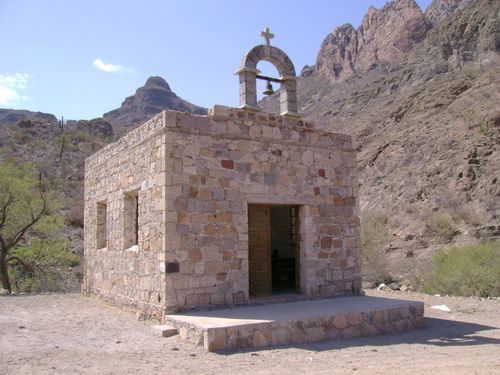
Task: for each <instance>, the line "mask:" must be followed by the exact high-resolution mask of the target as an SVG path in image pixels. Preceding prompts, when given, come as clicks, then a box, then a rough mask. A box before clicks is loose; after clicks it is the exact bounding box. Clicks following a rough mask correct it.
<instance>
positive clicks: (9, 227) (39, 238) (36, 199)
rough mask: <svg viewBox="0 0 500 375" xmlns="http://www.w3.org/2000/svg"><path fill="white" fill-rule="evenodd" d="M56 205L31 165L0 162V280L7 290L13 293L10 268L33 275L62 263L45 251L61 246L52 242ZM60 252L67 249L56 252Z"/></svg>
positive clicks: (59, 224) (58, 221) (56, 221)
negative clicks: (49, 247)
mask: <svg viewBox="0 0 500 375" xmlns="http://www.w3.org/2000/svg"><path fill="white" fill-rule="evenodd" d="M58 208H59V206H58V202H57V199H56V198H55V196H54V194H53V193H52V192H50V191H47V189H46V187H45V186H44V184H43V182H42V181H41V180H40V179H39V178H37V173H36V170H35V168H34V167H33V166H32V165H30V164H20V163H17V162H15V161H14V160H12V159H7V160H5V161H3V162H1V163H0V281H1V282H2V287H3V288H4V289H6V290H7V291H9V292H12V284H11V279H10V276H9V269H16V270H17V271H18V272H17V274H19V275H21V276H25V275H34V274H35V273H37V272H39V273H44V272H46V271H47V270H49V268H50V267H52V266H54V262H52V260H54V261H55V263H58V262H61V259H60V258H58V257H57V256H55V257H53V256H50V254H51V253H50V251H49V252H48V251H47V250H48V248H47V245H49V244H51V243H52V247H51V249H54V248H56V249H57V248H60V245H61V244H60V243H58V244H56V243H54V241H55V240H56V237H57V236H54V233H56V232H57V231H58V229H60V228H61V227H62V226H63V222H62V220H61V219H60V217H59V216H58V215H57V209H58ZM49 246H50V245H49ZM62 253H67V249H66V248H64V249H60V251H58V252H57V254H62ZM47 255H49V256H48V257H47Z"/></svg>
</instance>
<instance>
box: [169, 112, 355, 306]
mask: <svg viewBox="0 0 500 375" xmlns="http://www.w3.org/2000/svg"><path fill="white" fill-rule="evenodd" d="M165 116H166V126H167V149H168V150H169V152H167V156H168V160H167V176H168V177H167V181H168V183H169V187H168V192H169V194H170V196H169V198H168V199H167V202H166V203H167V215H166V216H167V223H166V226H167V245H166V260H167V262H172V263H174V264H178V265H179V272H175V273H169V274H168V275H167V280H166V281H167V285H166V310H167V311H169V312H170V311H177V310H182V309H189V308H193V307H199V306H205V305H225V304H229V305H232V304H240V303H245V302H246V301H247V300H248V299H249V285H248V204H256V203H261V204H286V205H299V206H300V210H299V216H300V223H301V224H300V231H301V232H300V234H301V243H300V258H301V259H300V285H301V292H302V293H303V294H306V295H308V296H311V297H316V296H335V295H343V294H352V293H353V292H356V291H357V290H359V288H360V287H361V275H360V263H359V246H360V243H359V218H358V212H357V208H356V200H355V196H356V195H357V190H356V189H357V188H356V178H355V175H354V173H355V154H354V151H353V150H352V145H351V139H350V137H349V136H346V135H341V134H334V133H327V132H323V131H319V130H315V129H314V125H313V124H312V123H309V122H305V121H303V120H301V119H300V118H293V117H288V116H277V115H273V114H268V113H265V112H255V111H250V110H243V109H232V108H227V107H221V106H216V107H215V108H214V109H212V110H211V111H209V115H208V117H196V116H192V115H189V114H182V113H175V112H166V114H165Z"/></svg>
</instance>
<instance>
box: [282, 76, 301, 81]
mask: <svg viewBox="0 0 500 375" xmlns="http://www.w3.org/2000/svg"><path fill="white" fill-rule="evenodd" d="M280 80H282V81H298V80H299V77H297V76H290V75H284V76H281V77H280Z"/></svg>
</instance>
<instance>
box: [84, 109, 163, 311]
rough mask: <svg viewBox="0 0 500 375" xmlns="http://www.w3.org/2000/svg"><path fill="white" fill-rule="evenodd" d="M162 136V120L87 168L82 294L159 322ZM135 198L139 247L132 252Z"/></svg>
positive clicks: (102, 154) (135, 133)
mask: <svg viewBox="0 0 500 375" xmlns="http://www.w3.org/2000/svg"><path fill="white" fill-rule="evenodd" d="M164 133H165V131H164V128H163V118H162V116H161V115H160V116H156V117H155V118H153V119H151V120H150V121H148V122H147V123H146V124H144V125H142V126H141V127H139V128H137V129H135V130H133V131H131V132H130V133H128V134H127V135H126V136H124V137H122V138H121V139H120V140H119V141H117V142H115V143H113V144H110V145H108V146H107V147H105V148H104V149H102V150H100V151H99V152H97V153H95V154H94V155H92V156H91V157H89V158H88V159H87V160H86V164H85V277H84V286H83V288H84V291H85V292H87V293H93V294H98V295H101V296H103V297H105V298H106V299H108V300H111V301H114V302H116V303H117V304H119V305H128V306H131V307H133V308H135V309H138V310H142V311H143V312H144V313H146V314H148V315H156V316H158V317H160V316H161V313H162V311H163V304H164V296H165V273H164V265H165V263H164V261H165V248H164V235H165V226H164V222H165V189H166V180H165V178H166V177H165V176H166V175H165V165H166V158H165V137H164ZM135 196H137V197H138V200H139V207H138V208H139V216H138V219H139V223H138V224H139V226H138V229H139V231H138V244H137V245H136V246H131V245H132V243H133V242H134V240H135V233H134V231H133V230H134V226H135V204H131V203H130V202H131V197H135ZM98 209H99V211H100V215H99V214H98V212H97V211H98ZM103 212H105V216H106V217H105V219H106V222H105V224H103V223H102V220H103V219H104V218H103V216H102V213H103ZM98 220H99V221H98ZM98 229H101V231H100V232H99V231H98ZM102 230H106V233H105V234H103V233H102ZM103 238H104V239H105V240H104V241H103V240H102V239H103ZM98 239H101V241H98ZM99 242H100V243H99Z"/></svg>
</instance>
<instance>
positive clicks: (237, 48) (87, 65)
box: [0, 0, 431, 119]
mask: <svg viewBox="0 0 500 375" xmlns="http://www.w3.org/2000/svg"><path fill="white" fill-rule="evenodd" d="M430 2H431V0H417V3H418V4H419V5H420V7H421V8H422V9H423V10H425V8H426V7H427V6H428V5H429V4H430ZM385 3H387V1H385V0H353V1H340V0H339V1H334V0H309V1H306V0H301V1H299V0H273V1H269V0H268V1H265V0H252V1H249V0H246V1H239V0H211V1H209V0H177V1H171V0H163V1H160V0H143V1H139V0H86V1H84V0H71V1H70V0H44V1H41V0H0V107H3V108H19V109H29V110H36V111H42V112H48V113H53V114H55V115H56V116H57V117H61V116H64V117H65V118H66V119H70V118H71V119H90V118H94V117H100V116H101V115H102V114H103V113H104V112H107V111H110V110H112V109H114V108H117V107H119V106H120V104H121V102H122V101H123V99H125V97H127V96H129V95H131V94H133V93H134V92H135V90H136V89H137V88H138V87H139V86H142V85H143V84H144V82H145V81H146V79H147V78H148V77H149V76H153V75H159V76H161V77H163V78H165V79H166V80H167V82H168V83H169V84H170V86H171V88H172V90H173V91H174V92H175V93H177V94H178V95H179V96H181V97H182V98H184V99H186V100H188V101H190V102H192V103H194V104H197V105H201V106H204V107H212V106H213V105H214V104H223V105H229V106H237V104H238V79H237V77H236V76H234V75H233V73H234V71H236V69H237V68H238V65H239V62H240V59H241V58H242V57H243V56H244V54H245V53H246V52H247V51H248V50H249V49H250V48H251V47H253V46H254V45H256V44H261V43H262V42H263V40H262V38H261V37H259V34H260V31H261V30H262V29H263V28H264V27H266V26H269V27H270V28H271V31H272V32H273V33H275V34H276V37H275V38H274V39H273V40H272V44H273V45H276V46H277V47H279V48H281V49H283V50H284V51H285V52H286V53H287V54H288V55H289V56H290V58H291V59H292V61H293V62H294V64H295V68H296V70H297V74H298V73H299V72H300V70H301V69H302V67H303V66H304V65H306V64H309V65H312V64H314V62H315V60H316V55H317V53H318V50H319V47H320V44H321V42H322V40H323V39H324V38H325V37H326V35H328V33H330V32H331V31H332V30H333V29H334V28H335V27H336V26H338V25H341V24H344V23H347V22H349V23H351V24H353V25H354V26H355V27H357V26H358V25H359V24H360V22H361V20H362V18H363V16H364V15H365V13H366V12H367V10H368V7H369V6H370V5H373V6H375V7H377V8H381V7H382V6H383V5H384V4H385ZM258 67H259V68H260V69H261V70H262V71H263V73H265V74H270V75H276V73H275V71H274V68H272V66H270V64H267V63H265V62H263V63H260V64H259V66H258Z"/></svg>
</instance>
